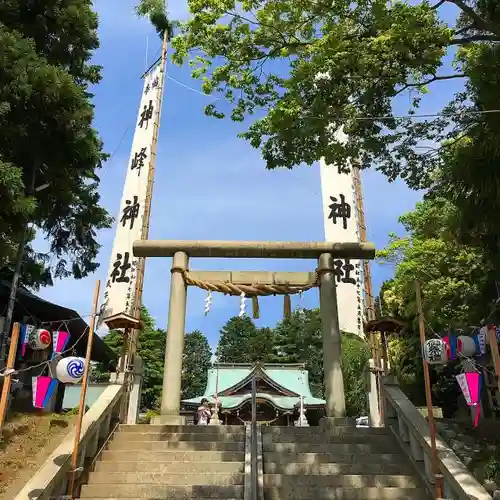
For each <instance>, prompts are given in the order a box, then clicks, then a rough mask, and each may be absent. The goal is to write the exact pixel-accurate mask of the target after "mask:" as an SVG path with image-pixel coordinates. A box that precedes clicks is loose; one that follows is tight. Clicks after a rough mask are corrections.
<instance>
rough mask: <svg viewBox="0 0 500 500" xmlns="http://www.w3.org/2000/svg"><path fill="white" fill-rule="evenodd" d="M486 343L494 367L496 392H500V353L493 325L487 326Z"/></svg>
mask: <svg viewBox="0 0 500 500" xmlns="http://www.w3.org/2000/svg"><path fill="white" fill-rule="evenodd" d="M486 331H487V335H488V342H489V344H490V350H491V359H492V360H493V365H494V366H495V375H496V376H497V385H498V390H499V391H500V353H499V352H498V344H497V332H496V328H495V325H488V327H487V330H486Z"/></svg>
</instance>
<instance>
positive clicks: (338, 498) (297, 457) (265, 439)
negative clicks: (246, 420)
mask: <svg viewBox="0 0 500 500" xmlns="http://www.w3.org/2000/svg"><path fill="white" fill-rule="evenodd" d="M262 444H263V469H264V500H292V499H293V500H309V499H312V500H375V499H377V500H424V499H427V498H428V496H427V490H426V489H425V488H424V487H423V485H421V484H420V482H419V481H418V480H417V478H416V473H415V470H414V469H413V466H412V464H411V463H410V461H409V459H408V458H407V456H406V455H405V454H404V453H403V451H402V450H401V448H400V446H399V444H398V443H397V441H396V439H395V438H394V437H393V436H392V435H391V434H390V433H389V432H388V431H387V430H386V429H382V428H356V427H355V426H347V425H344V426H337V427H333V428H328V429H323V428H319V427H264V428H263V429H262Z"/></svg>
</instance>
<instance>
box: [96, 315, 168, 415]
mask: <svg viewBox="0 0 500 500" xmlns="http://www.w3.org/2000/svg"><path fill="white" fill-rule="evenodd" d="M141 320H142V321H143V322H144V329H143V330H142V331H141V333H140V335H139V338H138V342H137V354H138V355H139V356H140V357H141V359H142V361H143V363H144V377H143V381H142V393H141V409H142V410H148V409H153V408H156V407H158V406H159V403H160V399H161V391H162V387H163V365H164V361H165V341H166V332H165V331H164V330H162V329H159V328H156V327H155V323H154V320H153V318H152V317H151V315H150V314H149V312H148V310H147V309H146V308H145V307H144V306H143V307H142V308H141ZM104 342H105V343H106V344H107V345H108V346H109V347H111V349H112V350H113V351H114V352H115V353H116V355H117V357H118V356H120V354H121V351H122V345H123V333H122V332H119V331H116V330H111V331H110V332H109V333H108V334H107V335H106V336H105V337H104ZM110 371H111V367H109V366H105V365H102V364H100V365H97V366H96V367H95V368H94V370H93V374H92V380H93V381H99V382H105V381H107V380H109V372H110Z"/></svg>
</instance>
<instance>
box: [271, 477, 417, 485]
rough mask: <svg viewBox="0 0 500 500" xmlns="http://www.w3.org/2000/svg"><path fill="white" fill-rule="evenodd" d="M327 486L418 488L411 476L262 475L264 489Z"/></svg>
mask: <svg viewBox="0 0 500 500" xmlns="http://www.w3.org/2000/svg"><path fill="white" fill-rule="evenodd" d="M283 486H286V487H287V488H289V487H292V486H293V487H304V486H306V487H307V486H308V487H311V488H316V487H322V486H329V487H333V488H336V487H341V488H365V487H369V488H386V487H398V488H416V487H417V486H419V485H418V484H417V482H416V480H415V479H414V477H413V476H410V475H405V476H403V475H389V474H345V475H333V476H320V475H318V476H313V475H298V476H294V475H289V474H287V475H285V474H264V488H266V487H271V488H274V487H276V488H281V487H283Z"/></svg>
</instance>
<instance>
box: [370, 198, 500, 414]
mask: <svg viewBox="0 0 500 500" xmlns="http://www.w3.org/2000/svg"><path fill="white" fill-rule="evenodd" d="M460 217H461V213H460V210H459V209H458V208H457V207H456V206H455V205H454V204H453V203H452V202H450V201H449V200H445V199H443V198H440V197H430V198H427V199H425V200H424V201H423V202H421V203H418V204H417V206H416V207H415V210H413V211H411V212H408V213H406V214H404V215H403V216H401V217H400V222H401V223H402V224H403V226H404V229H405V231H406V233H407V234H406V236H404V237H397V236H396V235H394V234H393V235H391V241H390V242H389V244H388V246H387V247H386V248H385V249H383V250H381V251H380V252H378V258H379V259H380V260H382V261H384V262H387V263H391V264H393V265H394V266H395V270H394V277H393V279H392V280H390V281H387V282H385V283H384V285H383V287H382V291H381V295H382V298H383V303H384V309H385V310H386V313H388V314H392V315H395V316H399V317H401V318H402V319H403V320H406V323H407V328H406V332H405V333H403V334H401V335H398V336H396V337H395V338H393V339H391V340H390V342H389V356H390V363H391V371H392V372H393V374H394V375H396V376H397V378H398V380H399V383H400V385H401V387H402V389H403V391H404V392H405V393H406V395H407V396H408V397H409V398H410V399H411V401H412V402H413V403H414V404H416V405H424V404H425V393H424V379H423V371H422V358H421V349H420V339H419V332H418V325H417V319H416V302H415V280H416V279H418V280H419V281H420V283H421V287H422V299H423V308H424V316H425V318H426V330H427V335H428V336H429V337H433V336H435V335H436V334H442V333H444V332H446V331H447V330H448V328H450V327H451V328H453V329H456V328H460V327H461V328H463V327H467V326H472V325H477V324H479V322H480V321H481V319H482V318H485V317H487V316H488V315H489V314H490V310H491V299H492V297H495V296H496V288H495V277H496V272H495V267H494V265H493V263H492V261H491V260H490V257H489V254H488V252H486V251H485V250H484V249H481V248H479V247H477V246H470V245H466V244H464V243H462V242H461V241H460V239H459V238H458V237H457V234H456V231H455V227H456V221H457V218H460ZM459 369H460V367H459V365H458V364H449V365H446V366H444V367H432V368H431V387H432V392H433V400H434V404H436V405H440V406H441V407H442V409H443V413H444V415H445V416H446V417H451V416H452V415H453V413H454V412H455V411H456V408H457V400H458V397H459V392H460V391H459V388H458V385H457V383H456V380H455V378H454V375H455V374H456V373H457V370H459Z"/></svg>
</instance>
